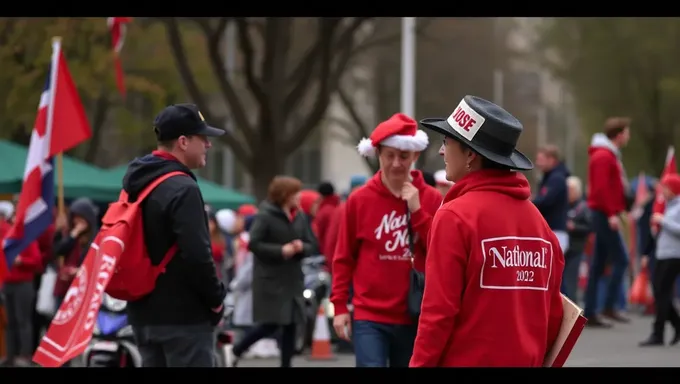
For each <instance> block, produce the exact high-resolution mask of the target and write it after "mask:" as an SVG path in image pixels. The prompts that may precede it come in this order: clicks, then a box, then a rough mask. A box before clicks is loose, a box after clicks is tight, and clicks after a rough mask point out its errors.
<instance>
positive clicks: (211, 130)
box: [196, 124, 226, 137]
mask: <svg viewBox="0 0 680 384" xmlns="http://www.w3.org/2000/svg"><path fill="white" fill-rule="evenodd" d="M225 133H226V131H225V130H224V129H219V128H215V127H211V126H209V125H207V124H206V125H204V126H203V127H202V128H200V129H199V130H198V131H197V132H196V134H197V135H203V136H209V137H216V136H222V135H224V134H225Z"/></svg>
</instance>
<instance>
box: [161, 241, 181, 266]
mask: <svg viewBox="0 0 680 384" xmlns="http://www.w3.org/2000/svg"><path fill="white" fill-rule="evenodd" d="M178 250H179V247H178V246H177V244H173V245H172V247H170V249H168V251H167V252H165V256H163V260H161V263H160V264H158V268H160V270H161V273H165V267H167V266H168V263H169V262H170V260H172V257H173V256H175V253H177V251H178Z"/></svg>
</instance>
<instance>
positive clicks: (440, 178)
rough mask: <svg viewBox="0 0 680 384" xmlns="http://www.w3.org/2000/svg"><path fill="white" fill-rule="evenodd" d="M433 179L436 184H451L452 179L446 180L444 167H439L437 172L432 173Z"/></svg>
mask: <svg viewBox="0 0 680 384" xmlns="http://www.w3.org/2000/svg"><path fill="white" fill-rule="evenodd" d="M434 181H435V183H437V185H441V186H443V187H444V186H451V185H453V181H448V180H447V179H446V170H445V169H440V170H438V171H437V172H435V173H434Z"/></svg>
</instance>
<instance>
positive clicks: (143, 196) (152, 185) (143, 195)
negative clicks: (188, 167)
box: [121, 171, 188, 204]
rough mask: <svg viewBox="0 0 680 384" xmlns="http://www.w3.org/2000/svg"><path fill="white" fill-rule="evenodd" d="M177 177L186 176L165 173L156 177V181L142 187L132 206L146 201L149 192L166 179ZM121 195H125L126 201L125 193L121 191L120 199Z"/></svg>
mask: <svg viewBox="0 0 680 384" xmlns="http://www.w3.org/2000/svg"><path fill="white" fill-rule="evenodd" d="M179 175H184V176H188V175H187V174H186V173H184V172H179V171H175V172H169V173H166V174H165V175H163V176H160V177H158V178H157V179H155V180H154V181H152V182H151V183H150V184H149V185H147V186H146V187H144V189H142V192H141V193H140V194H139V196H137V200H135V203H134V204H140V203H141V202H142V201H144V199H146V197H147V196H149V194H150V193H151V191H153V190H154V189H155V188H156V187H157V186H158V185H159V184H160V183H162V182H164V181H165V180H167V179H169V178H171V177H173V176H179ZM123 193H125V195H126V196H125V197H126V199H125V200H126V201H127V193H126V192H125V191H124V190H123V191H121V197H123Z"/></svg>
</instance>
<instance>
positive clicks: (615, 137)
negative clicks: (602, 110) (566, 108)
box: [584, 117, 630, 328]
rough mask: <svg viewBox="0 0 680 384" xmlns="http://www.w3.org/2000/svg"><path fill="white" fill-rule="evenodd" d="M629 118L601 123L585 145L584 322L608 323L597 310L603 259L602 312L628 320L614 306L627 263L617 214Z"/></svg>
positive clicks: (623, 202) (624, 186) (624, 185)
mask: <svg viewBox="0 0 680 384" xmlns="http://www.w3.org/2000/svg"><path fill="white" fill-rule="evenodd" d="M629 126H630V120H629V119H627V118H620V117H612V118H610V119H608V120H607V121H606V122H605V124H604V133H596V134H595V135H593V139H592V141H591V143H590V148H589V149H588V156H589V158H588V191H587V199H588V207H590V209H591V211H592V222H593V231H594V232H595V249H594V251H593V256H592V259H591V264H590V268H589V274H588V286H587V288H586V294H585V302H586V303H585V308H584V315H585V316H586V317H587V318H588V323H587V326H590V327H604V328H608V327H611V324H610V323H608V322H605V321H604V320H603V319H602V318H601V317H600V316H599V315H598V314H597V313H596V311H597V307H598V305H597V300H598V299H597V298H598V286H599V281H600V278H602V276H603V275H604V271H605V266H606V263H607V261H608V260H609V262H610V263H611V266H612V272H611V277H610V280H609V287H608V289H607V295H606V296H605V302H604V306H603V311H602V315H603V316H605V317H607V318H609V319H612V320H614V321H618V322H622V323H626V322H628V321H629V320H628V319H627V318H625V317H623V316H622V315H621V314H619V313H618V312H617V311H616V310H615V309H614V308H615V306H616V302H617V299H618V297H619V294H620V292H621V285H622V284H623V279H624V276H625V273H626V268H627V267H628V251H627V250H626V246H625V243H624V242H623V237H622V236H621V232H620V230H621V219H620V217H619V216H620V215H621V214H622V213H624V212H625V211H626V208H627V198H628V197H629V196H630V192H629V190H630V188H629V186H628V179H627V178H626V172H625V170H624V168H623V163H622V162H621V148H623V147H624V146H625V145H626V144H627V143H628V140H629V139H630V132H629Z"/></svg>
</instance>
